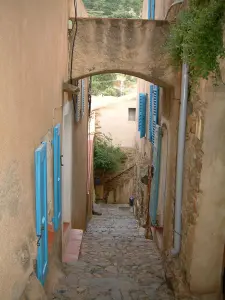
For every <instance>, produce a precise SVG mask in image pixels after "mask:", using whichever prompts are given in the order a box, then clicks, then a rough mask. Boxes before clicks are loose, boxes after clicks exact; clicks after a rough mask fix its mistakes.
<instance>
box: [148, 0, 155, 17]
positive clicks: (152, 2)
mask: <svg viewBox="0 0 225 300" xmlns="http://www.w3.org/2000/svg"><path fill="white" fill-rule="evenodd" d="M148 19H149V20H154V19H155V0H148Z"/></svg>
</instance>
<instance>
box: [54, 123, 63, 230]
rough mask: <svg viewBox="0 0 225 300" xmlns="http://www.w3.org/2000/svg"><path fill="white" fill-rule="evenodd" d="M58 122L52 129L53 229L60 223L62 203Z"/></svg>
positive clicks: (56, 228) (57, 227)
mask: <svg viewBox="0 0 225 300" xmlns="http://www.w3.org/2000/svg"><path fill="white" fill-rule="evenodd" d="M60 149H61V147H60V124H58V125H56V126H55V127H54V131H53V166H54V217H53V224H54V230H55V231H57V230H58V229H59V227H60V225H61V216H62V203H61V162H60V156H61V152H60Z"/></svg>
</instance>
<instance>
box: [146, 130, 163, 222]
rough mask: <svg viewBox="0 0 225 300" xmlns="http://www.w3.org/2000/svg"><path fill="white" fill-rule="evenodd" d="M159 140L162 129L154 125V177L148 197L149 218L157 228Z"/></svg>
mask: <svg viewBox="0 0 225 300" xmlns="http://www.w3.org/2000/svg"><path fill="white" fill-rule="evenodd" d="M161 139H162V129H161V127H160V126H159V125H156V129H155V139H154V140H155V144H154V148H153V166H154V176H153V179H152V184H151V196H150V206H149V207H150V217H151V222H152V225H153V226H157V209H158V197H159V178H160V177H159V176H160V156H161Z"/></svg>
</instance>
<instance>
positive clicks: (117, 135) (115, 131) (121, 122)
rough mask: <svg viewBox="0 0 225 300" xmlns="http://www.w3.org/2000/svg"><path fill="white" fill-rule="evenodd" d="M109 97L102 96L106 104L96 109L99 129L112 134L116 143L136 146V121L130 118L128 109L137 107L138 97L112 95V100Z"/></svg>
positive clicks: (124, 145) (123, 145)
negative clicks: (108, 99)
mask: <svg viewBox="0 0 225 300" xmlns="http://www.w3.org/2000/svg"><path fill="white" fill-rule="evenodd" d="M104 98H106V99H104ZM107 98H108V97H103V98H102V102H103V103H104V106H103V107H101V108H98V109H97V110H96V122H98V126H99V127H100V128H98V130H99V131H100V132H102V133H104V134H106V135H111V137H112V139H113V144H114V145H120V146H121V147H134V146H135V128H136V123H135V121H129V120H128V109H129V108H136V98H131V97H129V95H128V96H126V97H120V98H116V97H111V98H113V99H111V100H112V101H107ZM93 105H94V101H93Z"/></svg>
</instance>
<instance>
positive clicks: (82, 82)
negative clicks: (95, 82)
mask: <svg viewBox="0 0 225 300" xmlns="http://www.w3.org/2000/svg"><path fill="white" fill-rule="evenodd" d="M81 85H82V89H81V90H82V117H83V116H84V110H85V80H84V79H82V81H81Z"/></svg>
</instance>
